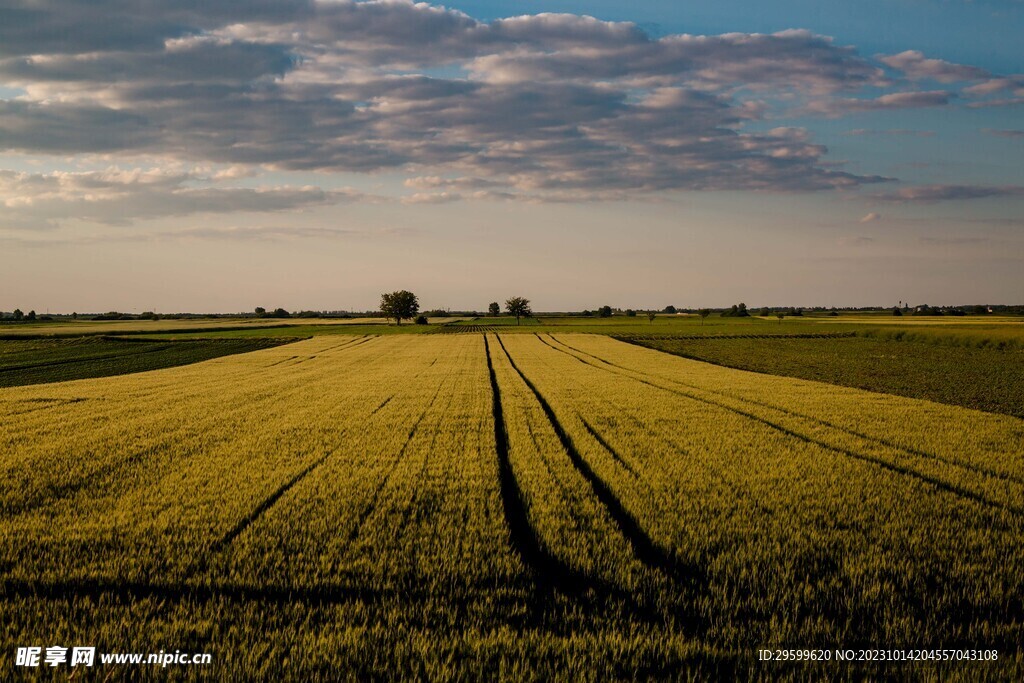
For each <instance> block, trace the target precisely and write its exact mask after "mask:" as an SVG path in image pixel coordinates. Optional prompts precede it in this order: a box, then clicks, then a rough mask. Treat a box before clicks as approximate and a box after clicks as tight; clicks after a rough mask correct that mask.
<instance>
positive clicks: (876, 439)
mask: <svg viewBox="0 0 1024 683" xmlns="http://www.w3.org/2000/svg"><path fill="white" fill-rule="evenodd" d="M551 338H552V339H553V340H555V341H557V342H558V343H559V344H561V345H563V346H565V347H567V348H570V349H572V350H573V351H576V352H577V353H581V354H583V355H585V356H589V357H591V358H593V359H595V360H599V361H601V362H602V363H606V364H608V365H612V366H614V367H618V368H621V369H623V370H627V371H629V372H635V373H637V374H642V375H646V376H648V377H654V378H657V379H660V380H663V381H666V382H669V383H671V384H677V385H679V386H682V387H687V388H689V389H696V390H698V391H703V392H706V393H710V394H715V395H718V396H723V397H726V398H729V399H732V400H735V401H740V402H742V403H748V404H752V405H756V406H761V407H763V408H768V409H769V410H776V411H778V412H780V413H785V414H787V415H792V416H793V417H797V418H800V419H803V420H808V421H809V422H813V423H815V424H818V425H821V426H822V427H827V428H829V429H834V430H836V431H839V432H843V433H845V434H849V435H850V436H854V437H857V438H859V439H863V440H864V441H868V442H873V443H876V444H878V445H880V446H884V447H886V448H891V449H893V450H896V451H900V452H902V453H904V454H906V455H910V456H914V457H918V458H922V459H925V460H934V461H936V462H940V463H942V464H944V465H949V466H951V467H957V468H960V469H963V470H968V471H970V472H974V473H975V474H980V475H983V476H986V477H991V478H993V479H1000V480H1002V481H1008V482H1012V483H1014V484H1018V485H1020V486H1024V478H1022V477H1019V476H1016V475H1014V474H1011V473H1009V472H998V471H996V470H992V469H988V468H985V467H982V466H980V465H975V464H972V463H969V462H961V461H958V460H952V459H950V458H946V457H943V456H941V455H937V454H935V453H929V452H927V451H922V450H919V449H917V448H913V447H911V446H904V445H901V444H898V443H896V442H894V441H890V440H888V439H885V438H883V437H880V436H872V435H870V434H865V433H863V432H859V431H857V430H855V429H850V428H849V427H844V426H842V425H837V424H835V423H834V422H829V421H828V420H824V419H822V418H819V417H815V416H813V415H807V414H806V413H801V412H800V411H797V410H793V409H791V408H784V407H782V406H777V405H774V404H772V403H768V402H766V401H760V400H758V399H755V398H749V397H746V396H737V395H736V394H731V393H729V392H726V391H719V390H716V389H705V388H703V387H698V386H696V385H693V384H687V383H686V382H682V381H680V380H677V379H672V378H670V377H662V376H659V375H653V374H651V373H646V372H642V371H640V370H633V369H631V368H627V367H624V366H621V365H616V364H615V363H612V362H610V361H607V360H605V359H603V358H600V357H598V356H595V355H593V354H590V353H587V352H586V351H583V350H580V349H578V348H575V347H573V346H569V345H568V344H566V343H565V342H563V341H562V340H560V339H557V338H556V337H554V336H553V335H551ZM542 341H543V340H542ZM616 341H622V342H624V343H627V344H633V345H634V346H639V347H640V348H643V349H647V350H650V351H658V352H659V353H668V354H669V355H672V356H679V357H680V358H686V359H688V360H694V361H697V362H700V363H709V364H710V365H717V366H718V367H722V368H729V369H733V370H734V369H736V368H733V367H731V366H728V365H720V364H718V363H711V362H710V361H706V360H704V359H702V358H697V357H691V356H681V355H679V354H675V353H671V352H667V351H660V349H652V348H651V347H648V346H643V345H642V344H635V343H634V342H630V341H626V340H623V339H617V340H616ZM574 358H577V360H581V359H579V358H578V357H575V356H574ZM747 372H750V371H747ZM804 381H810V380H804Z"/></svg>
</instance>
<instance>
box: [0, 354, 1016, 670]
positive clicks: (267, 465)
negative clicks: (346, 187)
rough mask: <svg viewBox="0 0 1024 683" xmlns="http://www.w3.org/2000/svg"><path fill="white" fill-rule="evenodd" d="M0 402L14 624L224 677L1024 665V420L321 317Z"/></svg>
mask: <svg viewBox="0 0 1024 683" xmlns="http://www.w3.org/2000/svg"><path fill="white" fill-rule="evenodd" d="M0 415H2V416H3V420H2V422H0V475H2V476H0V570H2V576H3V583H2V585H0V591H2V592H3V597H4V600H2V601H0V637H2V638H3V639H4V641H5V642H11V643H21V642H25V643H33V642H37V641H46V640H53V641H61V642H67V643H72V642H76V641H79V640H83V641H88V642H89V643H92V644H96V645H97V646H98V647H103V646H104V645H106V646H109V647H111V648H114V647H116V648H119V649H121V650H124V651H128V650H137V651H147V650H149V649H151V648H157V647H163V646H164V645H163V644H166V643H168V642H172V643H175V644H180V647H181V649H183V650H185V649H191V650H192V651H204V652H212V653H214V656H215V662H216V664H215V669H214V670H213V673H212V674H211V672H210V670H206V671H205V672H203V671H201V670H197V669H195V668H192V669H178V670H176V671H172V670H168V671H167V672H164V673H165V674H166V675H169V676H171V677H172V678H173V677H176V676H178V677H185V676H199V675H214V676H215V677H216V678H220V679H222V680H242V679H244V678H269V677H273V676H274V675H275V673H276V672H280V671H282V670H284V669H285V668H287V670H288V674H289V676H291V677H293V678H296V677H297V678H304V679H306V680H317V679H330V678H333V677H334V676H335V675H337V674H339V672H341V671H344V672H346V675H350V676H352V677H357V678H373V677H396V676H397V677H430V678H467V677H469V678H504V679H508V680H523V679H549V678H551V677H552V676H555V675H557V676H559V677H564V678H567V679H577V680H579V679H584V680H586V679H590V680H606V679H609V678H637V677H648V676H658V677H670V678H681V679H686V678H689V677H697V678H707V677H717V678H734V677H739V678H752V677H763V676H765V675H778V676H783V675H787V674H792V675H796V674H799V675H807V674H808V672H811V674H813V675H815V676H816V677H832V676H837V675H841V676H856V675H863V674H865V672H866V673H867V674H868V675H870V674H871V672H872V671H873V669H872V668H871V664H870V663H865V664H863V667H862V668H860V669H853V668H849V667H846V668H834V666H835V665H834V664H833V663H830V662H819V663H817V664H815V665H813V666H812V667H811V668H808V667H807V666H801V668H799V669H795V670H794V669H788V668H786V666H785V665H775V666H776V667H777V668H774V669H772V668H768V669H766V668H765V667H764V665H761V666H756V656H757V651H758V650H759V649H761V648H774V647H810V648H835V647H839V646H843V647H850V648H855V647H859V648H870V647H875V646H878V645H880V644H885V645H886V646H887V647H893V648H896V647H899V648H934V647H953V646H959V645H965V644H975V645H976V644H979V643H982V644H984V645H985V646H986V647H989V648H993V649H998V650H1000V652H1002V653H1005V656H1003V657H1002V658H1001V659H1000V660H999V661H998V662H994V663H993V662H986V663H984V666H981V663H978V666H971V665H970V664H965V663H957V664H956V665H955V666H954V665H953V664H951V663H936V662H926V663H912V662H906V663H902V664H900V665H899V666H900V668H899V669H897V671H899V672H902V673H908V674H915V673H916V674H919V675H921V676H940V675H941V676H952V677H956V678H961V679H963V680H971V679H976V678H979V677H997V678H1003V677H1010V678H1012V677H1014V676H1016V675H1020V674H1021V672H1022V671H1024V668H1022V666H1024V663H1022V662H1021V661H1020V660H1019V659H1014V655H1012V652H1014V651H1016V648H1017V645H1018V644H1019V643H1020V642H1021V639H1022V637H1024V626H1022V606H1021V596H1022V595H1024V533H1022V532H1024V421H1021V420H1019V419H1016V418H1013V417H1008V416H1002V415H995V414H990V413H983V412H978V411H972V410H968V409H964V408H958V407H952V406H947V405H940V404H937V403H930V402H927V401H920V400H913V399H908V398H901V397H896V396H890V395H884V394H875V393H869V392H864V391H860V390H856V389H849V388H843V387H837V386H832V385H826V384H820V383H816V382H809V381H803V380H797V379H791V378H785V377H775V376H766V375H760V374H754V373H748V372H744V371H739V370H733V369H728V368H722V367H717V366H712V365H708V364H705V363H701V362H697V361H692V360H687V359H683V358H678V357H674V356H669V355H667V354H662V353H659V352H657V351H653V350H649V349H644V348H640V347H637V346H633V345H629V344H625V343H622V342H619V341H615V340H613V339H610V338H607V337H602V336H596V335H585V334H577V335H573V334H564V335H563V334H554V335H551V334H535V335H528V334H509V335H505V334H501V335H496V334H486V335H480V334H465V335H409V336H399V335H394V336H380V337H374V336H365V337H348V338H342V337H339V336H328V337H314V338H312V339H309V340H305V341H300V342H296V343H293V344H288V345H285V346H280V347H276V348H272V349H265V350H261V351H256V352H252V353H246V354H240V355H235V356H227V357H222V358H218V359H215V360H210V361H206V362H203V363H198V364H194V365H189V366H183V367H176V368H169V369H164V370H157V371H152V372H145V373H139V374H134V375H124V376H117V377H107V378H101V379H90V380H79V381H71V382H62V383H54V384H45V385H35V386H27V387H17V388H7V389H0ZM884 671H887V672H888V675H892V672H893V671H894V669H892V668H888V669H885V670H884ZM771 672H774V674H772V673H771ZM37 673H38V672H37ZM165 677H166V676H165Z"/></svg>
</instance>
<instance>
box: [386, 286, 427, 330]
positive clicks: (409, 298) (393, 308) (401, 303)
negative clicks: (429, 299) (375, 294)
mask: <svg viewBox="0 0 1024 683" xmlns="http://www.w3.org/2000/svg"><path fill="white" fill-rule="evenodd" d="M380 312H381V313H383V314H384V317H385V318H394V319H395V324H396V325H401V324H402V320H409V319H411V318H414V317H416V314H417V313H419V312H420V302H419V299H417V298H416V295H415V294H413V293H412V292H409V291H406V290H404V289H401V290H399V291H397V292H391V293H390V294H381V295H380Z"/></svg>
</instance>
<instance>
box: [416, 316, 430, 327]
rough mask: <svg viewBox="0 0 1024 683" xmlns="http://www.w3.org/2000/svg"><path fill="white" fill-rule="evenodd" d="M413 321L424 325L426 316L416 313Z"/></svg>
mask: <svg viewBox="0 0 1024 683" xmlns="http://www.w3.org/2000/svg"><path fill="white" fill-rule="evenodd" d="M413 322H415V323H416V324H417V325H426V324H427V316H425V315H418V316H416V320H415V321H413Z"/></svg>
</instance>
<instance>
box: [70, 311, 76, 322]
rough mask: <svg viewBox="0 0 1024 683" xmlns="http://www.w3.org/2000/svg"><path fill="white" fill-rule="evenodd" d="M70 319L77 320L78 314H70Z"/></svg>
mask: <svg viewBox="0 0 1024 683" xmlns="http://www.w3.org/2000/svg"><path fill="white" fill-rule="evenodd" d="M71 319H72V320H78V312H77V311H76V312H74V313H72V314H71Z"/></svg>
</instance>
